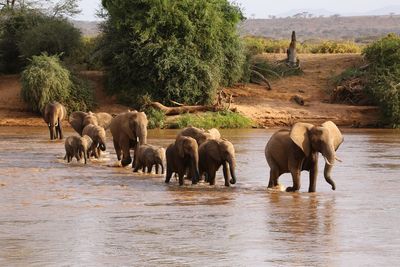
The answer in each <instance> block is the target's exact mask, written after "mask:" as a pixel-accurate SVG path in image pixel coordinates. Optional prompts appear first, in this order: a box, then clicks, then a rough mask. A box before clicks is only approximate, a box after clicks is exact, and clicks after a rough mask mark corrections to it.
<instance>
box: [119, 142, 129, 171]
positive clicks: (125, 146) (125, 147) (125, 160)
mask: <svg viewBox="0 0 400 267" xmlns="http://www.w3.org/2000/svg"><path fill="white" fill-rule="evenodd" d="M120 144H121V148H122V160H121V164H122V166H123V167H125V166H127V165H129V164H130V163H131V162H132V158H131V154H130V146H129V140H128V139H126V138H123V139H122V140H121V142H120Z"/></svg>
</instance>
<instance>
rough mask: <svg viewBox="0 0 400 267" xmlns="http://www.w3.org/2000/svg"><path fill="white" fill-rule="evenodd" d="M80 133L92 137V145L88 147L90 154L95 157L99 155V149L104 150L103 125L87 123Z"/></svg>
mask: <svg viewBox="0 0 400 267" xmlns="http://www.w3.org/2000/svg"><path fill="white" fill-rule="evenodd" d="M82 135H88V136H89V137H90V138H92V141H93V142H92V146H91V147H90V151H91V155H92V156H94V157H95V158H99V157H100V150H102V151H105V150H106V131H105V130H104V128H103V127H100V126H98V125H93V124H89V125H87V126H85V128H83V131H82Z"/></svg>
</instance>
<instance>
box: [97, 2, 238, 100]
mask: <svg viewBox="0 0 400 267" xmlns="http://www.w3.org/2000/svg"><path fill="white" fill-rule="evenodd" d="M103 6H104V7H105V9H106V10H107V11H108V14H109V17H108V20H107V22H106V23H105V24H104V26H103V32H104V39H103V46H102V51H103V55H104V57H103V60H104V65H105V66H106V70H107V74H108V87H109V90H110V92H111V93H121V92H123V93H124V94H125V95H131V99H132V100H133V101H135V99H136V98H138V97H140V96H141V95H143V94H145V93H147V94H149V96H150V97H151V98H152V99H153V100H155V101H159V102H163V103H169V100H175V101H178V102H180V103H185V104H204V103H210V102H211V101H212V100H213V98H214V96H215V93H216V89H217V88H218V87H219V86H223V85H231V84H233V83H234V82H236V81H238V80H239V79H240V78H241V76H242V71H243V69H242V65H243V61H244V55H243V53H242V47H241V42H240V39H239V36H238V34H237V32H236V29H237V27H236V26H237V24H238V22H240V20H241V19H242V14H241V12H240V10H239V8H238V7H237V6H235V5H232V4H230V3H229V2H228V1H227V0H213V1H208V0H195V1H176V0H166V1H152V0H143V1H127V0H126V1H118V3H117V2H115V1H110V0H104V1H103Z"/></svg>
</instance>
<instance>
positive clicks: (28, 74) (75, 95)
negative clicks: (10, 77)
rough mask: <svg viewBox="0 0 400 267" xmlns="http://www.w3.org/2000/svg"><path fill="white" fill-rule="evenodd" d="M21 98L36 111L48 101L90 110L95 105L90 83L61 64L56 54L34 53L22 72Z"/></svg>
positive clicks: (40, 110)
mask: <svg viewBox="0 0 400 267" xmlns="http://www.w3.org/2000/svg"><path fill="white" fill-rule="evenodd" d="M21 81H22V90H21V95H22V99H23V100H24V101H25V102H26V103H27V104H28V105H29V106H30V107H31V109H32V110H33V111H35V112H42V111H43V109H44V107H45V106H46V104H47V103H49V102H51V101H58V102H61V103H63V104H64V105H65V106H66V107H67V109H68V112H73V111H76V110H82V111H87V110H89V109H91V108H92V107H93V105H94V98H93V91H92V90H91V88H90V87H89V85H88V84H87V83H86V82H85V81H83V80H81V79H80V78H78V77H77V76H76V75H71V73H70V72H69V71H68V70H67V69H66V68H64V67H63V66H62V65H61V62H60V59H59V58H58V57H57V56H48V55H41V56H33V57H32V60H31V61H30V64H29V65H28V67H27V68H26V70H25V71H23V73H22V76H21Z"/></svg>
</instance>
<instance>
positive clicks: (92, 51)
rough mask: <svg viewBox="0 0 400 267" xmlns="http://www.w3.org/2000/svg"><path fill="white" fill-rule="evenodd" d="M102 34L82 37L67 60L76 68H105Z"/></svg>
mask: <svg viewBox="0 0 400 267" xmlns="http://www.w3.org/2000/svg"><path fill="white" fill-rule="evenodd" d="M101 40H102V39H101V37H100V36H95V37H86V36H85V37H82V38H81V39H80V41H79V45H78V46H76V47H75V49H74V50H73V51H72V53H71V54H70V56H68V57H66V58H65V62H66V63H67V64H68V65H70V66H74V67H75V68H76V69H83V70H101V69H102V68H103V65H102V62H101V53H100V44H101V43H100V42H101Z"/></svg>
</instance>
